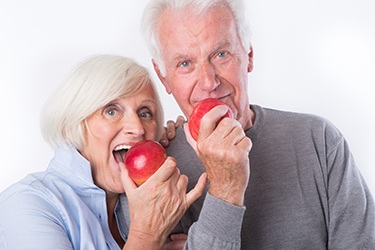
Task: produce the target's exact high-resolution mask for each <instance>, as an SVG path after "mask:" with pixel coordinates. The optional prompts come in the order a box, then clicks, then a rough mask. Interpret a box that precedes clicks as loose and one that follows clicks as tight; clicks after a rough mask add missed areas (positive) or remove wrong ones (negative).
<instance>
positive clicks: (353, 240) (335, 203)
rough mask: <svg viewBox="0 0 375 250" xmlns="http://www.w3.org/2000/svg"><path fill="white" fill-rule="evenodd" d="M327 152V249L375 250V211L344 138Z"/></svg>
mask: <svg viewBox="0 0 375 250" xmlns="http://www.w3.org/2000/svg"><path fill="white" fill-rule="evenodd" d="M338 138H339V139H340V140H337V137H336V138H335V141H339V142H338V143H336V144H333V145H336V146H335V147H334V148H331V150H328V152H327V153H328V155H327V163H328V183H327V187H328V188H327V192H328V197H329V199H328V204H329V217H328V234H329V237H328V238H329V241H328V248H329V249H375V207H374V200H373V197H372V195H371V194H370V191H369V189H368V187H367V185H366V183H365V181H364V179H363V177H362V176H361V174H360V172H359V170H358V168H357V166H356V164H355V161H354V159H353V156H352V154H351V153H350V151H349V147H348V145H347V143H346V141H345V140H344V139H343V138H340V136H338Z"/></svg>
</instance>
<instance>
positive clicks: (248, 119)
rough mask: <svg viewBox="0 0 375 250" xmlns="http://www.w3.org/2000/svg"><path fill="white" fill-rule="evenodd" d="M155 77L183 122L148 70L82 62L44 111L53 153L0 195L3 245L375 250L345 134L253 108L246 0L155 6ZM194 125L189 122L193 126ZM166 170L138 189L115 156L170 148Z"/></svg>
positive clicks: (151, 38)
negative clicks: (196, 121)
mask: <svg viewBox="0 0 375 250" xmlns="http://www.w3.org/2000/svg"><path fill="white" fill-rule="evenodd" d="M142 24H143V31H144V34H145V38H146V40H147V42H148V45H149V49H150V52H151V55H152V62H153V65H154V69H155V71H156V73H157V75H158V77H159V79H160V81H161V83H162V84H163V85H164V87H165V89H166V91H167V92H168V93H169V94H172V95H173V96H174V98H175V99H176V101H177V103H178V105H179V106H180V108H181V110H182V111H183V113H184V115H185V116H186V117H189V115H190V113H191V112H192V110H193V107H194V106H195V105H196V104H197V103H198V102H199V101H200V100H202V99H205V98H217V99H220V100H222V101H224V102H225V103H226V104H227V105H228V106H229V108H230V109H231V111H232V112H233V114H234V119H231V118H225V119H223V120H221V121H220V122H219V123H218V124H217V125H216V122H217V121H218V120H219V119H220V117H221V116H222V115H223V114H225V113H226V112H227V107H225V106H218V107H216V108H214V109H212V110H211V111H210V112H208V113H207V114H206V115H205V116H204V117H203V118H202V123H201V124H202V125H201V127H200V133H199V137H198V139H197V140H196V141H195V140H194V139H192V137H191V135H190V133H189V131H188V129H187V128H188V124H184V125H183V126H180V125H181V124H182V123H183V121H182V120H181V118H179V119H177V121H176V122H175V123H171V122H168V125H167V130H166V131H167V133H166V131H165V129H164V122H163V110H162V107H161V104H160V100H159V97H158V95H157V92H156V89H155V86H154V83H153V81H152V80H151V77H150V75H149V73H148V72H147V70H146V69H145V68H144V67H142V66H140V65H139V64H137V63H136V62H135V61H133V60H132V59H130V58H125V57H120V56H110V55H99V56H93V57H90V58H88V59H86V60H84V61H83V62H82V63H81V64H79V65H78V66H77V67H76V69H75V70H74V71H73V72H72V74H71V76H70V77H69V79H68V80H67V81H66V82H65V84H64V85H62V86H61V87H60V88H59V89H57V90H56V92H55V93H54V94H53V95H52V96H51V98H50V99H49V100H48V102H47V103H46V104H45V107H44V110H43V115H42V120H41V127H42V133H43V136H44V138H45V140H46V141H47V142H48V143H49V144H50V145H51V146H52V147H53V148H54V149H55V156H54V158H53V159H52V160H51V162H50V164H49V166H48V168H47V169H46V170H45V171H44V172H40V173H34V174H30V175H28V176H27V177H25V178H24V179H23V180H21V181H19V182H18V183H15V184H14V185H12V186H10V187H9V188H8V189H6V190H5V191H4V192H3V193H1V194H0V248H1V249H132V250H137V249H199V250H201V249H211V250H212V249H220V250H221V249H375V212H374V201H373V198H372V196H371V194H370V192H369V189H368V187H367V186H366V183H365V182H364V180H363V178H362V176H361V174H360V172H359V170H358V168H357V166H356V164H355V162H354V158H353V156H352V154H351V152H350V150H349V147H348V144H347V142H346V141H345V139H344V137H343V135H342V134H341V133H340V132H339V131H338V130H337V128H335V127H334V125H332V124H331V123H330V122H329V121H327V120H325V119H323V118H321V117H318V116H314V115H308V114H299V113H291V112H284V111H279V110H272V109H268V108H264V107H261V106H258V105H254V104H250V103H249V98H248V96H247V87H248V73H250V72H251V71H252V69H253V48H252V46H251V41H250V34H249V33H250V32H249V27H248V23H247V19H246V10H245V6H244V1H242V0H232V1H229V0H184V1H181V0H151V1H150V2H149V4H148V5H147V6H146V8H145V10H144V13H143V19H142ZM188 122H189V121H187V123H188ZM166 134H172V135H171V136H169V137H168V139H167V144H169V146H167V145H166V146H167V148H166V149H167V154H168V158H167V159H166V160H165V162H164V164H163V165H162V167H161V168H160V169H159V170H158V171H157V172H156V173H155V174H154V175H153V176H151V177H150V178H149V179H148V180H147V181H146V182H145V183H144V184H142V185H141V186H139V187H137V186H136V185H135V184H134V182H133V181H132V180H131V178H130V177H129V174H128V172H127V170H126V167H125V165H124V163H123V161H122V160H121V159H119V158H118V157H115V154H116V151H118V148H129V147H131V146H132V145H134V143H136V142H138V141H141V140H146V139H150V140H162V139H163V138H164V137H165V135H166Z"/></svg>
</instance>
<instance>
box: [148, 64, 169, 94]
mask: <svg viewBox="0 0 375 250" xmlns="http://www.w3.org/2000/svg"><path fill="white" fill-rule="evenodd" d="M152 65H153V66H154V70H155V72H156V74H157V75H158V77H159V79H160V81H161V83H162V84H163V85H164V88H165V91H167V93H168V94H171V93H172V90H171V87H170V86H169V84H168V82H167V79H166V78H165V77H164V76H163V75H162V73H161V71H160V68H159V66H158V64H157V63H156V62H155V60H154V59H152Z"/></svg>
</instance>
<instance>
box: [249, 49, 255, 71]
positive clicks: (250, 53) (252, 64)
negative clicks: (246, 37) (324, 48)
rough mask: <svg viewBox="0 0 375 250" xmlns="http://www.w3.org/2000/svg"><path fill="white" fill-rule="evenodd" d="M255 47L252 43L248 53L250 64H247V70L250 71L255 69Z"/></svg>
mask: <svg viewBox="0 0 375 250" xmlns="http://www.w3.org/2000/svg"><path fill="white" fill-rule="evenodd" d="M253 53H254V52H253V47H252V46H251V45H250V51H249V54H247V56H248V59H249V64H248V65H247V72H248V73H250V72H251V71H253V69H254V58H253V56H254V54H253Z"/></svg>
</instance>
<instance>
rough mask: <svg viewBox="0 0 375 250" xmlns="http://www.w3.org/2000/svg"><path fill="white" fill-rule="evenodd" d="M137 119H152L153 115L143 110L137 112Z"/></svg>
mask: <svg viewBox="0 0 375 250" xmlns="http://www.w3.org/2000/svg"><path fill="white" fill-rule="evenodd" d="M139 117H141V118H143V119H151V118H152V117H153V114H152V112H151V111H150V110H148V109H144V110H142V111H141V112H139Z"/></svg>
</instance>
